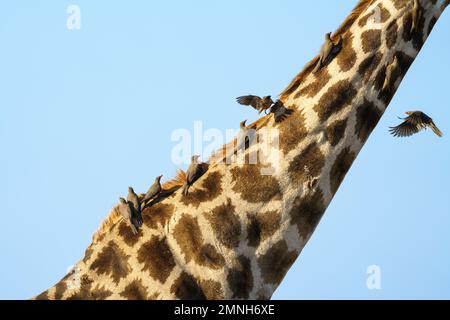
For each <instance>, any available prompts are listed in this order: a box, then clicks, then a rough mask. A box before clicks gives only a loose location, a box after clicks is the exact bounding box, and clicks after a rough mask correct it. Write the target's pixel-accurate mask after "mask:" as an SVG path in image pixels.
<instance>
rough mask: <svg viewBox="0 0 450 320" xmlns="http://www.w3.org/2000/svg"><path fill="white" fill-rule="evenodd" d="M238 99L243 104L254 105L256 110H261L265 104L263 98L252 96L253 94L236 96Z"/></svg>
mask: <svg viewBox="0 0 450 320" xmlns="http://www.w3.org/2000/svg"><path fill="white" fill-rule="evenodd" d="M236 100H237V102H238V103H239V104H242V105H244V106H252V107H253V108H255V109H256V110H261V108H262V105H263V101H262V99H261V98H260V97H258V96H252V95H248V96H242V97H238V98H236Z"/></svg>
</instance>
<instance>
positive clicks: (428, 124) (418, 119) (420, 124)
mask: <svg viewBox="0 0 450 320" xmlns="http://www.w3.org/2000/svg"><path fill="white" fill-rule="evenodd" d="M405 113H406V114H407V115H408V116H407V117H406V118H400V119H402V120H405V121H403V123H401V124H399V125H398V126H396V127H390V129H389V132H390V133H391V134H392V135H393V136H394V137H409V136H412V135H413V134H416V133H418V132H419V131H421V130H423V129H426V128H431V130H433V132H434V133H435V134H436V135H437V136H438V137H442V132H441V130H439V129H438V127H436V125H435V124H434V121H433V119H431V118H430V117H429V116H427V115H426V114H425V113H423V112H422V111H408V112H405Z"/></svg>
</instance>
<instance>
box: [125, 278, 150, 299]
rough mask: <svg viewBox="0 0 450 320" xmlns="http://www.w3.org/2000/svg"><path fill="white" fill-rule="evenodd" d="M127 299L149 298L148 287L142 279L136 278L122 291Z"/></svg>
mask: <svg viewBox="0 0 450 320" xmlns="http://www.w3.org/2000/svg"><path fill="white" fill-rule="evenodd" d="M120 295H121V296H122V297H124V298H125V299H127V300H147V298H148V296H147V289H146V288H145V287H144V286H143V285H142V283H141V281H140V280H134V281H133V282H131V283H130V284H129V285H127V286H126V287H125V289H124V290H123V291H122V292H121V293H120Z"/></svg>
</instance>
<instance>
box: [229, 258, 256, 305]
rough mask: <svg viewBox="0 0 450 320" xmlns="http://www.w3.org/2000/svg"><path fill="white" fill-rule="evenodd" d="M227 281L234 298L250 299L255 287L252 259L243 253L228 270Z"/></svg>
mask: <svg viewBox="0 0 450 320" xmlns="http://www.w3.org/2000/svg"><path fill="white" fill-rule="evenodd" d="M227 282H228V285H229V287H230V290H231V292H232V294H231V298H232V299H248V298H249V295H250V292H251V291H252V289H253V274H252V268H251V264H250V259H249V258H247V257H245V256H243V255H241V256H239V257H238V258H237V260H236V262H235V265H234V267H233V268H232V269H230V270H229V271H228V276H227Z"/></svg>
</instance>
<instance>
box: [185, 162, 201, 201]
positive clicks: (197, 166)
mask: <svg viewBox="0 0 450 320" xmlns="http://www.w3.org/2000/svg"><path fill="white" fill-rule="evenodd" d="M199 158H200V156H198V155H194V156H192V158H191V164H190V165H189V168H188V169H187V171H186V181H185V182H184V185H183V195H185V196H186V195H187V194H188V193H189V187H190V186H191V185H192V184H193V183H194V182H195V181H197V179H198V178H200V177H201V176H202V174H203V173H204V164H202V163H200V162H199V161H198V159H199Z"/></svg>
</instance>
